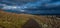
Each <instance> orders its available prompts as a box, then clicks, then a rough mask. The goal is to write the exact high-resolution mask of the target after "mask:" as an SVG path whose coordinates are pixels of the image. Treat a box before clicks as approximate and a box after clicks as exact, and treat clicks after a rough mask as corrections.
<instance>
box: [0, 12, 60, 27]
mask: <svg viewBox="0 0 60 28" xmlns="http://www.w3.org/2000/svg"><path fill="white" fill-rule="evenodd" d="M30 19H31V20H35V21H36V22H37V23H38V25H39V26H40V27H41V28H60V19H58V17H56V15H39V16H38V15H31V14H15V13H8V12H4V11H0V27H1V28H23V26H24V25H25V24H26V22H28V21H29V20H30ZM31 22H32V21H31ZM28 24H29V22H28ZM31 25H33V24H31ZM33 26H34V25H33ZM32 28H33V27H32Z"/></svg>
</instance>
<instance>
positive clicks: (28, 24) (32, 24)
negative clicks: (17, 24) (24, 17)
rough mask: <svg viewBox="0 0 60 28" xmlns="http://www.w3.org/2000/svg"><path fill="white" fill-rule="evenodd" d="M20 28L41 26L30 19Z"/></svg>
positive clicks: (38, 27)
mask: <svg viewBox="0 0 60 28" xmlns="http://www.w3.org/2000/svg"><path fill="white" fill-rule="evenodd" d="M22 28H41V26H39V24H38V23H37V22H36V21H35V20H34V19H30V20H28V21H27V22H26V23H25V24H24V25H23V27H22Z"/></svg>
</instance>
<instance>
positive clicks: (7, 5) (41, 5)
mask: <svg viewBox="0 0 60 28" xmlns="http://www.w3.org/2000/svg"><path fill="white" fill-rule="evenodd" d="M1 6H2V9H4V10H18V11H22V12H25V10H26V9H28V10H29V9H30V10H31V9H32V10H33V9H34V10H35V9H36V10H40V11H34V12H33V11H31V12H28V11H27V12H28V13H35V12H36V13H39V12H41V13H42V12H43V11H41V10H43V9H44V10H46V9H48V10H49V9H50V10H51V8H53V9H57V11H54V10H53V9H52V10H53V11H51V12H50V13H55V12H56V13H57V12H59V11H58V10H60V8H59V7H60V0H0V7H1ZM44 12H45V11H44ZM46 13H47V12H46ZM48 13H49V11H48Z"/></svg>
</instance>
